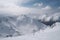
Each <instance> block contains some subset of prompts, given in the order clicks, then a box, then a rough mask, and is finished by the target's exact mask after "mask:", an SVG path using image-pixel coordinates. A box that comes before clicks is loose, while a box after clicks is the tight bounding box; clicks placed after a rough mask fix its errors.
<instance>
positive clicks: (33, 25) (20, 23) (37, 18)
mask: <svg viewBox="0 0 60 40" xmlns="http://www.w3.org/2000/svg"><path fill="white" fill-rule="evenodd" d="M55 17H56V18H55ZM59 20H60V16H59V14H54V15H50V16H48V15H47V14H43V15H42V14H41V15H39V14H37V15H19V16H16V15H15V16H11V15H10V16H9V15H1V16H0V31H1V32H0V34H1V36H0V37H8V36H10V37H12V36H18V35H26V34H32V33H33V34H35V32H37V31H39V30H45V29H46V28H47V27H51V28H53V27H55V26H54V25H53V24H55V23H56V22H60V21H59ZM51 22H52V23H51ZM50 24H51V26H49V25H50Z"/></svg>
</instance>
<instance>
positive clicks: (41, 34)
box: [0, 22, 60, 40]
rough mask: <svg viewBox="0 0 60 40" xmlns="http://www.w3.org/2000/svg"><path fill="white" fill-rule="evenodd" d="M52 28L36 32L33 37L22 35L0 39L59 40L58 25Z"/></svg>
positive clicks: (59, 29)
mask: <svg viewBox="0 0 60 40" xmlns="http://www.w3.org/2000/svg"><path fill="white" fill-rule="evenodd" d="M54 25H55V26H54V28H53V29H51V28H49V27H48V28H46V29H45V30H41V31H37V32H36V33H35V34H34V35H33V34H29V35H23V36H18V37H9V38H3V39H2V38H0V39H1V40H60V35H59V34H60V27H59V26H60V23H58V22H57V23H55V24H54Z"/></svg>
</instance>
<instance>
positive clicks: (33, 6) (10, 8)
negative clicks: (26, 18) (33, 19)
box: [0, 0, 60, 15]
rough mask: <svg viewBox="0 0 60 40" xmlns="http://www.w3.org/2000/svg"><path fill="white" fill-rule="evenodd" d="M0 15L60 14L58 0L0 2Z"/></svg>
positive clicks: (6, 0) (59, 0)
mask: <svg viewBox="0 0 60 40" xmlns="http://www.w3.org/2000/svg"><path fill="white" fill-rule="evenodd" d="M1 13H7V14H16V15H19V14H27V13H38V14H41V13H48V14H49V13H60V0H0V14H1Z"/></svg>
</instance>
